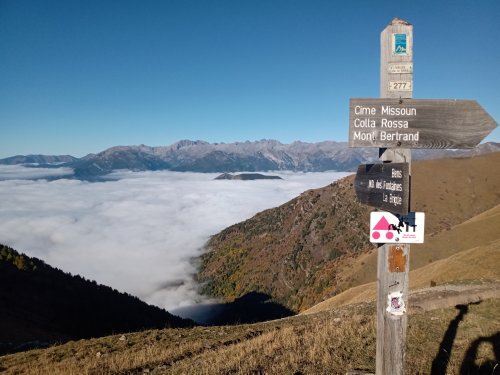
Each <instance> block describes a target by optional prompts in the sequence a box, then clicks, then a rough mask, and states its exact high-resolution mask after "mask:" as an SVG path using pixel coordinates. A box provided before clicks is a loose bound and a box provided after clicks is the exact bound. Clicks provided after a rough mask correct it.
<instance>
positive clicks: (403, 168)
mask: <svg viewBox="0 0 500 375" xmlns="http://www.w3.org/2000/svg"><path fill="white" fill-rule="evenodd" d="M408 169H409V167H408V163H390V164H362V165H360V166H359V167H358V172H357V173H356V178H355V180H354V189H355V190H356V195H357V197H358V200H359V201H360V202H361V203H364V204H367V205H369V206H372V207H376V208H380V209H382V210H385V211H390V212H394V213H398V214H403V215H404V214H407V213H408V202H409V199H408V198H409V192H410V176H409V172H408Z"/></svg>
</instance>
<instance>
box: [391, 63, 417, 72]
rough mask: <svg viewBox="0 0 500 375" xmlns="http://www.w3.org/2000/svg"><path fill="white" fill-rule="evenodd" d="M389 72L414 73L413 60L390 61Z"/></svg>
mask: <svg viewBox="0 0 500 375" xmlns="http://www.w3.org/2000/svg"><path fill="white" fill-rule="evenodd" d="M387 72H388V73H390V74H411V73H413V63H412V62H400V63H389V64H388V65H387Z"/></svg>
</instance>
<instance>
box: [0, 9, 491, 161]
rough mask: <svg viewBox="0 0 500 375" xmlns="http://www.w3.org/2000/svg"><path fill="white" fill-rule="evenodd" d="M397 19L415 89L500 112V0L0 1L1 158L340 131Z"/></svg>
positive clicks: (344, 131) (324, 136)
mask: <svg viewBox="0 0 500 375" xmlns="http://www.w3.org/2000/svg"><path fill="white" fill-rule="evenodd" d="M394 17H400V18H403V19H405V20H407V21H409V22H411V23H412V24H413V25H414V70H415V73H414V92H413V95H414V98H429V99H433V98H450V99H451V98H454V99H476V100H477V101H478V102H479V103H480V104H481V105H482V106H483V107H484V108H485V109H486V110H487V111H488V112H489V113H490V114H491V115H492V116H493V117H494V118H495V119H496V120H497V122H498V121H500V48H499V38H500V22H499V19H500V1H498V0H487V1H483V0H476V1H463V0H453V1H436V0H432V1H427V0H426V1H415V0H411V1H405V0H399V1H381V0H379V1H371V0H366V1H359V0H352V1H347V0H345V1H342V2H340V1H333V0H330V1H320V0H302V1H294V0H283V1H273V0H241V1H240V0H227V1H218V0H205V1H203V0H198V1H194V0H164V1H154V0H148V1H139V0H135V1H128V0H115V1H110V0H80V1H76V0H60V1H59V0H54V1H51V0H45V1H40V0H0V157H6V156H11V155H15V154H29V153H44V154H72V155H75V156H83V155H85V154H87V153H90V152H98V151H101V150H103V149H105V148H107V147H110V146H114V145H132V144H141V143H144V144H147V145H151V146H159V145H168V144H171V143H173V142H175V141H177V140H180V139H202V140H206V141H209V142H234V141H245V140H258V139H262V138H270V139H277V140H279V141H281V142H284V143H289V142H293V141H294V140H302V141H306V142H317V141H323V140H340V141H342V140H347V135H348V103H349V98H350V97H378V95H379V35H380V32H381V31H382V30H383V29H384V27H385V26H386V25H387V24H389V23H390V21H391V20H392V19H393V18H394ZM486 140H487V141H497V142H498V141H500V130H498V128H497V130H495V131H494V132H493V133H492V134H491V135H490V136H489V137H488V138H487V139H486Z"/></svg>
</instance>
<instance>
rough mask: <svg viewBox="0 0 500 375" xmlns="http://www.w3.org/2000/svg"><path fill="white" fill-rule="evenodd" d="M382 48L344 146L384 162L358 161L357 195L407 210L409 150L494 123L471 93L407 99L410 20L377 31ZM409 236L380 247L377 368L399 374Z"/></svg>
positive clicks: (479, 135)
mask: <svg viewBox="0 0 500 375" xmlns="http://www.w3.org/2000/svg"><path fill="white" fill-rule="evenodd" d="M380 48H381V49H380V98H379V99H351V101H350V111H349V114H350V116H349V146H350V147H379V158H380V160H381V161H382V162H383V163H384V164H372V165H361V166H360V167H359V168H358V173H357V174H356V180H355V189H356V194H357V196H358V199H359V200H360V201H361V202H363V203H365V204H368V205H370V206H373V207H376V208H380V209H383V210H385V211H389V212H390V213H393V214H400V215H406V214H408V213H409V212H410V211H411V205H410V197H411V150H410V149H411V148H472V147H475V146H476V145H477V144H479V142H481V140H482V139H483V138H484V137H486V135H488V134H489V133H490V132H491V131H492V130H493V129H494V128H495V127H496V126H497V124H496V122H495V121H494V120H493V118H491V116H489V115H488V114H487V113H486V112H485V111H484V109H483V108H482V107H481V106H480V105H479V104H478V103H477V102H475V101H473V100H430V99H423V100H413V99H412V94H413V61H412V60H413V26H412V25H411V24H409V23H408V22H406V21H403V20H400V19H398V18H395V19H394V20H393V21H392V22H391V24H389V25H388V26H387V27H386V28H385V29H384V30H383V31H382V33H381V35H380ZM409 215H410V216H412V215H413V216H414V213H411V212H410V214H409ZM422 215H423V214H422ZM385 216H386V215H382V216H381V218H382V219H381V220H382V221H383V220H384V218H385ZM420 225H421V224H420ZM382 227H383V225H382ZM384 228H385V227H384ZM371 229H373V228H371ZM382 232H384V233H386V234H387V233H389V232H390V231H388V230H384V231H381V232H380V233H382ZM380 233H378V234H377V236H378V235H380ZM391 235H392V232H391ZM403 237H404V236H402V238H403ZM379 238H381V239H382V238H383V237H382V235H380V237H379ZM420 240H422V241H423V239H418V241H416V242H421V241H420ZM412 241H413V240H412ZM410 242H411V241H408V243H385V244H379V247H378V268H377V285H378V288H377V292H378V296H377V358H376V374H377V375H396V374H397V375H401V374H404V362H405V342H406V327H407V314H406V307H407V306H408V275H409V257H410V245H409V243H410Z"/></svg>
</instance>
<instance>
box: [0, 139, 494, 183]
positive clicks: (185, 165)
mask: <svg viewBox="0 0 500 375" xmlns="http://www.w3.org/2000/svg"><path fill="white" fill-rule="evenodd" d="M499 150H500V143H493V142H490V143H485V144H481V145H479V146H478V147H476V148H475V149H472V150H414V151H413V157H414V159H415V160H417V159H429V158H439V157H462V156H471V155H480V154H483V153H488V152H494V151H499ZM377 158H378V149H375V148H349V147H348V144H347V142H334V141H324V142H319V143H305V142H300V141H297V142H293V143H291V144H283V143H280V142H278V141H275V140H260V141H255V142H250V141H246V142H235V143H208V142H205V141H190V140H182V141H179V142H176V143H174V144H172V145H170V146H160V147H151V146H146V145H139V146H116V147H111V148H109V149H107V150H104V151H102V152H99V153H97V154H89V155H87V156H85V157H83V158H74V157H72V156H44V155H28V156H23V155H18V156H13V157H9V158H5V159H0V164H9V165H12V164H29V165H31V166H33V163H37V165H36V166H43V167H48V166H49V167H50V166H53V163H57V166H58V167H60V166H64V167H70V168H73V170H74V178H78V179H83V180H93V179H98V178H100V177H102V176H105V175H107V174H109V173H110V172H112V171H113V170H117V169H129V170H133V171H146V170H171V171H180V172H188V171H190V172H212V173H217V172H255V171H279V170H283V171H284V170H287V171H302V172H321V171H327V170H336V171H353V170H355V169H356V168H357V166H358V165H359V164H364V163H370V162H373V161H375V160H376V159H377Z"/></svg>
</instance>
